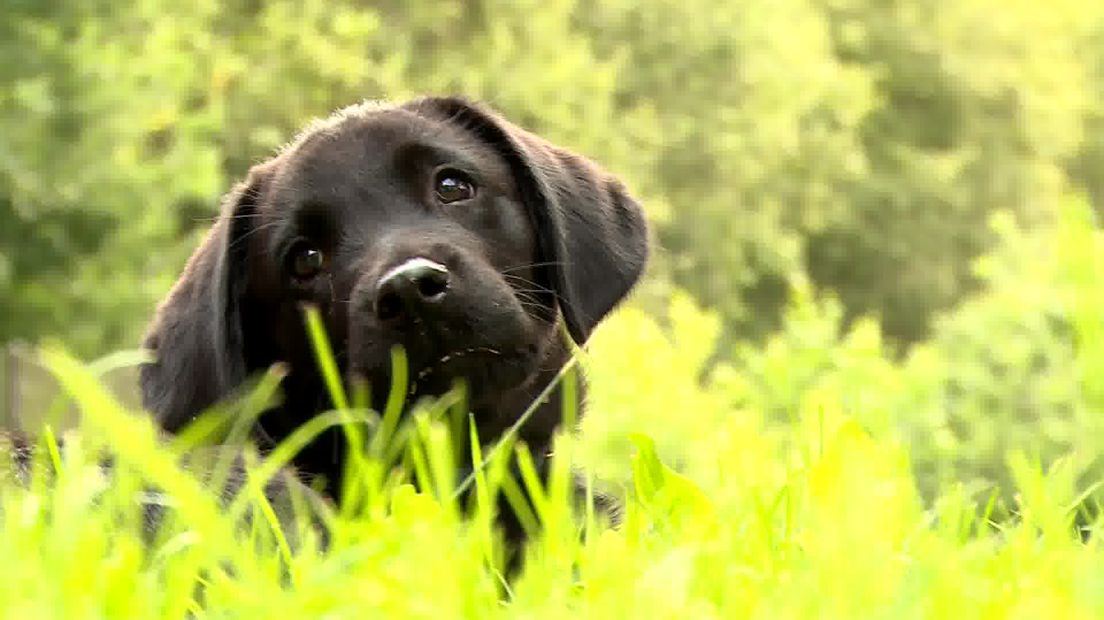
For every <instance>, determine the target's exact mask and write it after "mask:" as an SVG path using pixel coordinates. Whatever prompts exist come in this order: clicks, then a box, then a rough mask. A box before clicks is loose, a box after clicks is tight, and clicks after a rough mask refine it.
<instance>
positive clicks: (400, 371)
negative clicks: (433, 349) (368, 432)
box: [370, 345, 409, 459]
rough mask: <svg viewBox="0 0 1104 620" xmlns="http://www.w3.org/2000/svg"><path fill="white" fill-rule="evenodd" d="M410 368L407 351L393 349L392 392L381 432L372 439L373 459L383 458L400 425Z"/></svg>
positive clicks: (399, 348)
mask: <svg viewBox="0 0 1104 620" xmlns="http://www.w3.org/2000/svg"><path fill="white" fill-rule="evenodd" d="M408 371H409V366H408V363H407V358H406V350H405V349H403V348H402V347H401V346H398V345H396V346H394V347H392V348H391V391H390V392H388V394H387V404H386V406H384V409H383V420H382V423H381V424H380V428H379V431H378V432H377V433H376V434H375V435H374V436H373V437H372V444H371V447H370V454H371V455H372V457H373V458H377V459H378V458H381V457H382V456H383V455H384V453H385V451H386V449H387V446H388V445H390V444H391V440H392V438H393V435H394V434H395V429H396V428H398V425H399V417H400V416H401V414H402V410H403V405H405V404H406V391H407V389H406V386H407V381H408V377H407V375H408Z"/></svg>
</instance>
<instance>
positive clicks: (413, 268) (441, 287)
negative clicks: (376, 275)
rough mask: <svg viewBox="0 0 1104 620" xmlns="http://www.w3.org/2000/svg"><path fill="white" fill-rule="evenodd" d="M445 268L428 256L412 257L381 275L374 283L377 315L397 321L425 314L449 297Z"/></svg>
mask: <svg viewBox="0 0 1104 620" xmlns="http://www.w3.org/2000/svg"><path fill="white" fill-rule="evenodd" d="M449 279H450V277H449V270H448V267H446V266H444V265H442V264H441V263H438V262H436V261H432V260H429V259H428V258H421V257H418V258H412V259H409V260H407V261H405V262H403V263H401V264H399V265H398V266H396V267H394V268H392V269H391V270H389V271H388V272H387V273H385V274H383V277H381V278H380V280H379V283H378V284H377V285H376V298H375V312H376V317H377V318H378V319H379V320H380V321H382V322H384V323H396V322H401V321H404V320H408V319H411V318H414V317H420V316H424V315H425V313H426V312H428V311H431V310H432V309H433V308H434V307H435V306H438V305H440V304H441V302H443V301H444V300H445V298H446V297H447V296H448V289H449Z"/></svg>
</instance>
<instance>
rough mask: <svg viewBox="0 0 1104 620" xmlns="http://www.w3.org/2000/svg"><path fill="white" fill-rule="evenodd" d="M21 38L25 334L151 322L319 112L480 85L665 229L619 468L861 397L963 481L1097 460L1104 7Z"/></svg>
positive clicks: (13, 135)
mask: <svg viewBox="0 0 1104 620" xmlns="http://www.w3.org/2000/svg"><path fill="white" fill-rule="evenodd" d="M0 59H2V62H0V343H8V344H9V345H12V344H15V343H31V344H33V343H36V342H39V341H41V340H42V339H45V338H50V339H59V340H61V341H62V342H63V343H64V344H65V345H66V346H68V347H69V348H70V349H71V350H73V351H75V352H77V353H79V354H80V355H81V356H83V357H85V358H86V359H91V358H93V357H96V356H99V355H103V354H105V353H108V352H110V351H113V350H117V349H120V348H130V347H134V346H136V345H137V344H138V342H139V336H140V334H141V331H142V329H143V328H144V325H145V322H146V320H147V319H148V317H149V315H150V312H151V310H152V308H153V306H154V304H155V303H156V301H157V300H158V299H159V298H160V297H161V296H162V295H163V294H164V293H165V291H166V290H167V289H168V287H169V286H170V284H171V283H172V281H173V279H174V277H175V276H176V274H177V273H178V271H179V269H180V268H181V266H182V265H183V262H184V260H185V258H186V257H187V255H188V253H189V252H190V251H191V249H192V248H193V247H194V246H195V244H196V243H197V241H198V239H199V237H200V236H201V235H202V234H203V232H204V231H205V230H206V228H207V226H208V225H209V224H210V222H211V218H212V217H213V216H214V215H215V213H216V212H217V202H218V199H219V196H220V194H221V193H222V192H223V191H225V190H226V189H227V188H228V186H229V185H230V184H231V183H232V182H233V181H234V180H235V179H237V178H239V177H241V176H242V175H243V173H244V172H245V171H246V170H247V169H248V167H249V166H250V165H251V164H253V163H255V162H258V161H260V160H262V159H264V158H265V157H266V156H267V155H268V154H269V153H271V152H272V151H273V150H274V149H275V148H277V147H278V146H279V145H281V144H282V143H283V142H284V141H285V140H288V139H289V138H290V137H291V136H292V134H293V132H294V131H295V130H296V129H297V128H298V127H300V126H301V125H302V124H303V123H305V122H307V121H308V120H310V119H311V118H313V117H319V116H325V115H327V114H328V113H329V112H330V111H331V110H333V109H335V108H337V107H341V106H344V105H347V104H349V103H353V102H356V101H359V100H362V99H404V98H407V97H412V96H416V95H419V94H427V93H450V94H451V93H459V94H465V95H468V96H470V97H473V98H477V99H481V100H484V101H487V102H489V103H491V104H492V105H493V106H495V107H497V108H498V109H499V110H501V111H502V112H503V113H504V114H506V115H507V116H508V117H509V118H511V119H513V120H515V121H516V122H518V123H520V124H522V125H524V126H526V127H528V128H529V129H532V130H534V131H536V132H539V133H541V134H542V135H544V136H546V137H548V138H549V139H551V140H553V141H555V142H558V143H561V144H563V145H565V146H568V147H570V148H573V149H576V150H578V151H580V152H583V153H585V154H587V155H589V156H590V157H592V158H594V159H596V160H598V161H600V162H602V163H603V164H604V165H605V166H606V167H607V168H609V169H610V170H611V171H613V172H615V173H616V174H618V175H620V176H621V177H622V178H624V179H625V181H626V182H627V184H628V185H629V186H630V187H631V188H632V189H633V191H634V192H635V193H636V194H637V195H638V196H639V197H640V198H641V199H642V201H643V203H644V204H645V205H646V208H647V210H648V213H649V216H650V218H651V221H652V222H653V223H654V228H655V232H656V241H657V251H656V253H655V257H654V260H653V263H652V265H651V269H650V273H649V274H648V278H647V281H646V283H645V284H644V285H643V286H642V287H641V288H640V289H639V290H638V292H637V294H636V295H635V297H634V298H633V300H632V302H631V303H630V304H629V305H628V306H627V307H626V309H625V310H623V311H622V312H620V313H619V314H618V315H617V316H616V317H615V318H614V319H612V320H611V321H610V322H609V324H608V325H606V326H605V328H604V329H603V330H601V331H600V332H599V334H598V336H597V337H596V339H595V342H594V343H593V355H592V358H593V359H592V361H591V366H592V370H591V372H592V374H593V375H594V378H595V382H594V383H595V389H594V392H593V394H592V397H591V411H590V413H589V414H588V418H587V421H586V423H585V425H584V430H585V436H586V437H587V442H588V443H587V445H588V447H589V453H590V454H591V458H592V459H593V460H594V463H595V467H596V468H598V469H599V470H605V471H607V473H608V475H610V476H613V477H616V476H617V475H619V474H618V472H623V471H624V465H623V464H622V463H623V462H624V459H625V456H626V455H627V454H628V453H629V452H630V451H631V443H630V441H629V439H628V437H629V433H630V432H636V431H640V432H646V433H648V434H650V435H652V436H653V437H655V438H656V440H657V443H658V444H659V447H660V449H661V452H662V454H663V455H664V457H665V458H666V459H668V460H669V461H671V462H672V463H674V464H676V465H678V466H679V467H683V468H686V469H689V470H691V471H697V472H698V473H699V475H701V476H707V475H716V476H722V475H740V472H713V473H712V474H710V473H708V472H709V471H710V470H709V467H708V466H707V464H703V462H704V461H702V459H707V458H708V456H709V455H710V451H711V450H712V449H724V450H739V449H746V450H748V451H749V453H750V452H753V451H754V450H755V449H756V445H759V444H755V443H747V442H751V441H752V440H751V439H747V440H746V442H745V443H740V442H741V441H744V440H741V439H740V438H756V439H755V441H760V440H761V439H762V438H763V437H770V436H772V433H777V434H788V435H787V436H792V435H793V433H794V429H795V428H797V430H798V431H799V432H805V431H808V432H810V433H812V435H810V437H814V438H815V436H816V434H817V433H823V426H819V427H817V428H815V429H811V430H810V429H804V427H802V425H803V424H805V425H807V424H808V420H810V419H813V420H818V421H819V422H818V424H821V425H824V424H828V423H830V422H826V421H825V420H831V419H833V416H843V415H847V416H853V417H854V418H856V419H858V420H860V421H861V422H862V424H863V425H864V426H865V427H866V428H867V429H868V430H869V431H870V432H871V433H874V434H875V435H876V436H879V437H885V438H886V439H887V440H889V439H890V438H892V439H893V440H895V441H901V442H903V443H904V444H905V445H907V446H908V449H909V452H910V455H911V458H912V461H913V464H914V470H915V472H916V475H917V481H918V484H919V486H920V487H921V489H922V490H923V491H924V492H925V493H926V494H928V495H929V496H931V494H933V493H935V492H936V491H937V490H938V489H939V488H942V487H943V486H944V485H946V484H947V483H948V482H958V483H961V484H964V485H967V486H968V488H970V489H975V490H977V492H978V493H984V492H986V489H993V488H998V489H1003V488H1007V487H1006V486H1002V485H1006V483H1007V478H1008V473H1007V472H1008V467H1007V459H1008V457H1009V454H1012V453H1014V452H1016V451H1022V452H1023V453H1025V454H1028V455H1030V456H1031V457H1032V458H1037V459H1039V460H1040V461H1041V462H1043V463H1044V464H1046V463H1050V462H1052V461H1053V460H1054V459H1056V458H1058V457H1061V456H1065V455H1069V456H1071V457H1072V459H1073V462H1074V463H1075V464H1076V468H1077V471H1078V473H1079V475H1080V476H1081V480H1082V482H1083V484H1085V485H1087V484H1088V482H1089V481H1091V480H1092V479H1094V478H1093V476H1094V475H1095V472H1096V468H1097V463H1096V460H1097V459H1096V455H1097V454H1098V453H1100V452H1101V449H1102V448H1104V440H1102V439H1101V438H1102V437H1104V435H1102V432H1104V428H1102V427H1104V417H1102V414H1104V386H1101V385H1100V375H1099V373H1097V371H1099V370H1101V369H1104V362H1102V360H1101V358H1102V356H1104V343H1102V342H1101V334H1102V333H1104V295H1102V293H1101V292H1100V288H1101V286H1100V280H1099V279H1098V276H1099V275H1101V273H1102V271H1101V267H1102V264H1104V263H1102V260H1104V259H1102V257H1104V242H1102V241H1101V236H1100V233H1099V230H1098V224H1097V222H1098V219H1099V216H1100V215H1101V213H1102V211H1104V4H1101V3H1095V2H1085V1H1083V0H1051V1H1049V2H1045V3H1043V2H1034V1H1026V0H1012V1H1009V0H1000V1H998V0H911V1H909V0H897V1H893V0H741V1H739V2H716V1H715V0H520V1H511V2H505V1H494V0H460V1H447V0H445V1H430V0H395V1H391V0H379V1H375V2H369V1H366V0H361V1H354V0H326V1H322V0H302V1H296V2H291V1H283V0H226V1H222V2H214V1H207V0H195V1H190V2H178V1H175V0H174V1H170V0H134V1H132V2H116V1H104V0H86V1H82V2H72V1H65V0H0ZM1096 345H1100V346H1096ZM20 351H21V349H19V348H18V347H16V346H9V347H8V353H7V354H6V355H5V356H4V367H3V377H4V381H3V382H2V383H0V386H2V390H3V403H4V404H3V409H0V422H3V423H5V424H9V425H24V426H27V425H31V424H33V423H35V422H36V421H37V419H38V416H39V413H38V412H40V411H43V410H45V409H46V408H47V407H46V406H45V405H44V404H43V403H44V402H46V396H43V395H42V394H44V393H46V392H48V391H49V390H48V388H47V387H43V386H44V385H45V384H46V383H47V382H46V381H45V379H43V377H42V375H41V374H40V373H38V371H36V370H35V368H34V367H33V364H31V363H29V362H28V361H27V360H28V356H27V355H25V354H24V353H21V352H20ZM808 411H815V412H816V415H813V416H809V415H800V416H799V415H798V413H797V412H808ZM802 429H804V430H802ZM818 429H819V430H818ZM718 437H723V438H725V439H724V441H726V442H728V443H725V444H724V447H723V448H721V447H720V445H721V444H719V443H717V442H718V441H720V439H718ZM748 458H749V459H750V458H751V456H749V457H748ZM695 463H697V465H695ZM695 468H696V469H695ZM747 475H749V476H751V475H755V476H763V475H767V474H766V473H765V472H763V471H761V470H756V472H753V473H748V474H747ZM994 485H996V486H994Z"/></svg>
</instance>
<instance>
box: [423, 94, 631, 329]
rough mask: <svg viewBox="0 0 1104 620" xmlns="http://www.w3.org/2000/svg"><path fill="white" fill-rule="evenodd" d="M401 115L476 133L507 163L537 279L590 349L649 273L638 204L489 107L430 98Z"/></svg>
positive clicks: (600, 174) (615, 183) (608, 179)
mask: <svg viewBox="0 0 1104 620" xmlns="http://www.w3.org/2000/svg"><path fill="white" fill-rule="evenodd" d="M404 107H405V108H406V109H407V110H410V111H413V112H416V113H419V114H422V115H424V116H428V117H431V118H435V119H438V120H444V121H446V122H451V123H455V124H456V125H457V126H459V127H462V128H464V129H466V130H468V131H470V132H472V133H474V134H475V135H476V136H477V137H478V138H479V139H480V140H482V141H484V142H486V143H488V144H490V145H492V146H493V147H494V148H495V149H496V150H497V151H498V152H499V154H500V155H501V156H502V157H503V158H505V160H506V161H507V162H508V163H509V165H510V168H511V171H512V172H513V175H514V178H515V179H516V181H517V183H518V190H519V191H520V192H521V198H522V200H523V201H524V203H525V206H526V208H527V210H528V211H529V215H530V218H531V220H532V222H533V226H534V228H535V229H536V231H537V242H538V245H539V250H540V258H539V261H540V263H541V264H540V265H539V266H538V273H539V274H542V276H543V277H542V278H541V279H543V280H544V281H545V282H547V283H549V284H551V288H552V289H553V290H554V291H555V292H556V297H557V302H558V303H559V305H560V311H561V312H562V313H563V317H564V321H565V323H566V324H567V328H568V331H569V332H570V333H571V337H572V338H574V339H575V341H576V342H578V343H580V344H582V343H583V342H585V341H586V340H587V338H588V337H589V336H590V332H591V330H593V329H594V327H595V326H596V325H597V324H598V322H599V321H601V320H602V319H603V318H604V317H605V316H606V315H607V314H608V313H609V312H610V311H611V310H612V309H613V307H614V306H616V305H617V303H618V302H620V301H621V300H622V299H624V297H625V296H626V295H628V293H629V291H630V290H631V289H632V287H633V286H634V285H635V284H636V282H637V280H639V279H640V276H641V274H642V273H643V271H644V267H645V264H646V263H647V260H648V226H647V223H646V220H645V219H644V213H643V210H642V209H641V208H640V204H639V203H637V202H636V200H634V199H633V198H632V197H631V196H630V195H629V194H628V192H627V191H626V190H625V187H624V186H623V185H622V184H621V182H620V181H619V180H617V179H616V178H614V177H613V176H611V175H610V174H608V173H607V172H605V171H604V170H602V169H601V168H600V167H598V166H597V165H596V164H594V163H593V162H591V161H589V160H587V159H586V158H584V157H581V156H579V155H576V154H574V153H571V152H569V151H567V150H565V149H562V148H559V147H556V146H554V145H552V144H550V143H548V142H547V141H546V140H544V139H542V138H540V137H538V136H536V135H535V134H532V133H530V132H528V131H525V130H524V129H522V128H520V127H518V126H516V125H514V124H512V123H510V122H509V121H507V120H505V119H503V118H502V117H501V116H500V115H498V114H496V113H494V112H493V111H491V110H489V109H487V108H486V107H484V106H481V105H478V104H474V103H471V102H468V101H465V100H463V99H460V98H453V97H428V98H423V99H418V100H415V101H412V102H411V103H409V104H407V105H406V106H404Z"/></svg>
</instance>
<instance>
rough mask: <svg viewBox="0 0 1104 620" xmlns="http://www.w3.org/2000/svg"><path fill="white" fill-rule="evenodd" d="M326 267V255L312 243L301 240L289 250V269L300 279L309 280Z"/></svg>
mask: <svg viewBox="0 0 1104 620" xmlns="http://www.w3.org/2000/svg"><path fill="white" fill-rule="evenodd" d="M325 268H326V255H325V254H323V253H322V250H319V249H318V248H317V247H315V246H313V245H311V244H310V243H307V242H304V241H300V242H298V243H296V244H295V245H294V246H292V248H291V251H290V252H288V269H289V270H290V271H291V275H292V276H294V277H295V278H296V279H298V280H309V279H311V278H313V277H315V276H317V275H318V274H319V273H322V270H323V269H325Z"/></svg>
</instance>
